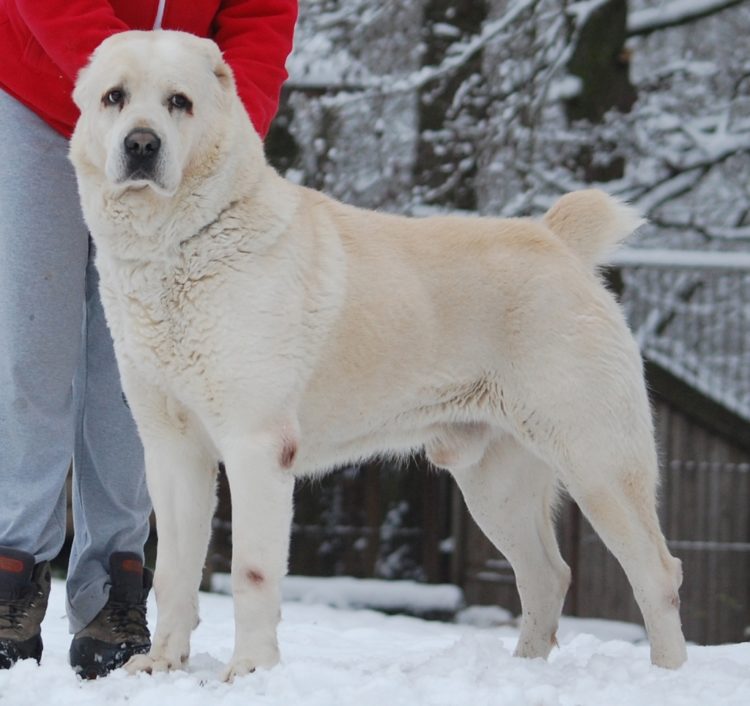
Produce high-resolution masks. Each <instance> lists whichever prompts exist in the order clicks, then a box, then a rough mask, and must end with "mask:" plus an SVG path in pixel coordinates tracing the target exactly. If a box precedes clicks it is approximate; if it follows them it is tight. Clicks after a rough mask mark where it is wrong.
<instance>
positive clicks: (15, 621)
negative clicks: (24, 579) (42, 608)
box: [0, 589, 38, 631]
mask: <svg viewBox="0 0 750 706" xmlns="http://www.w3.org/2000/svg"><path fill="white" fill-rule="evenodd" d="M37 595H38V593H37V592H36V591H34V590H29V589H27V590H26V591H24V593H23V594H22V595H21V596H19V597H18V598H12V599H9V600H4V601H0V630H16V631H20V630H21V629H23V619H24V618H27V617H28V616H29V611H30V610H31V609H32V608H33V607H34V598H35V597H36V596H37Z"/></svg>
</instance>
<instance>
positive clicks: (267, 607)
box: [222, 432, 296, 681]
mask: <svg viewBox="0 0 750 706" xmlns="http://www.w3.org/2000/svg"><path fill="white" fill-rule="evenodd" d="M222 451H223V454H224V462H225V465H226V469H227V478H228V480H229V488H230V491H231V496H232V594H233V597H234V619H235V647H234V654H233V655H232V659H231V662H230V663H229V665H228V666H227V669H226V671H225V673H224V679H225V681H231V680H232V679H234V677H237V676H243V675H244V674H247V673H249V672H252V671H254V670H255V668H256V667H272V666H274V665H275V664H276V663H277V662H278V661H279V648H278V640H277V636H276V629H277V627H278V623H279V620H280V617H281V579H282V578H283V576H284V574H285V573H286V570H287V558H288V554H289V537H290V532H291V524H292V494H293V491H294V477H293V475H292V474H291V473H290V471H289V467H290V466H291V465H292V463H293V460H294V455H295V452H296V446H295V444H294V442H293V441H292V440H290V439H289V438H288V437H286V438H285V437H284V435H283V434H278V435H275V434H273V433H271V432H269V433H255V434H251V435H248V436H245V437H242V438H234V439H230V440H228V441H227V442H226V443H224V444H222Z"/></svg>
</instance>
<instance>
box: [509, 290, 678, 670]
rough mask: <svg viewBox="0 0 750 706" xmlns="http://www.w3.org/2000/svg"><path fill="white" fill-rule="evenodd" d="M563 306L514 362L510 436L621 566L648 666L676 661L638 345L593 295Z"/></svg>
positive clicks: (669, 573)
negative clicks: (552, 476)
mask: <svg viewBox="0 0 750 706" xmlns="http://www.w3.org/2000/svg"><path fill="white" fill-rule="evenodd" d="M558 298H559V299H563V300H564V296H561V295H560V294H559V293H558ZM564 303H566V302H564ZM566 311H568V312H570V313H568V314H566V313H565V312H563V313H562V314H561V315H560V317H558V319H556V320H555V322H554V324H548V325H547V328H548V329H549V328H550V326H553V327H554V326H560V329H561V330H560V331H559V332H558V331H556V330H555V329H554V328H552V330H549V331H547V334H546V336H545V337H539V338H537V339H536V340H537V345H536V346H535V347H534V348H528V349H526V350H525V351H524V354H523V355H522V356H518V357H517V358H516V359H515V360H514V361H513V363H514V366H515V367H514V373H515V377H514V378H513V381H512V383H511V381H510V380H509V385H511V384H512V385H513V389H512V390H510V389H507V388H506V390H505V392H506V393H507V397H506V405H505V409H506V410H513V411H512V412H511V414H509V417H513V423H514V433H516V434H517V435H518V438H519V439H522V440H523V443H524V444H526V445H528V446H529V447H530V448H532V449H533V450H534V451H535V452H536V453H538V454H539V455H540V456H541V457H542V458H544V459H545V460H546V461H547V462H548V463H549V464H550V465H551V466H552V467H553V468H555V469H556V470H557V471H558V473H559V477H560V480H561V481H562V482H563V484H564V485H565V486H566V487H567V489H568V491H569V492H570V494H571V495H572V496H573V498H574V499H575V500H576V502H577V503H578V505H579V506H580V508H581V510H582V511H583V513H584V514H585V515H586V517H587V518H588V520H589V522H591V524H592V526H593V527H594V529H595V530H596V531H597V533H598V534H599V536H600V537H601V539H602V540H603V541H604V543H605V544H606V545H607V547H608V548H609V549H610V551H611V552H612V553H613V554H614V555H615V557H616V558H617V560H618V561H619V562H620V564H621V565H622V567H623V569H624V570H625V573H626V575H627V577H628V580H629V581H630V584H631V586H632V588H633V593H634V595H635V598H636V601H637V602H638V605H639V607H640V609H641V613H642V614H643V618H644V622H645V625H646V630H647V632H648V635H649V639H650V642H651V660H652V662H653V663H654V664H656V665H658V666H661V667H672V668H674V667H678V666H680V665H681V664H682V663H683V662H684V661H685V659H686V649H685V640H684V637H683V635H682V629H681V626H680V616H679V598H678V589H679V587H680V584H681V581H682V572H681V568H680V562H679V561H678V560H677V559H675V558H673V557H672V556H671V555H670V553H669V550H668V549H667V544H666V541H665V539H664V536H663V534H662V532H661V529H660V527H659V520H658V517H657V514H656V488H657V482H658V465H657V456H656V449H655V444H654V439H653V428H652V422H651V412H650V408H649V404H648V398H647V394H646V388H645V385H644V382H643V374H642V368H641V361H640V356H639V353H638V349H637V346H636V345H635V342H634V341H633V339H632V336H631V335H630V333H629V332H628V330H627V328H626V326H625V322H624V320H623V319H622V316H621V315H620V313H619V310H617V309H616V307H615V306H614V304H613V303H612V302H611V301H610V300H608V299H602V298H599V300H598V301H597V296H596V291H594V292H592V293H591V297H590V299H589V300H588V306H587V305H586V303H582V302H580V301H579V302H576V303H575V304H574V305H573V304H571V305H570V306H569V307H568V308H567V309H566ZM519 383H520V384H519ZM509 399H510V400H512V402H513V403H515V405H514V404H512V403H510V402H509Z"/></svg>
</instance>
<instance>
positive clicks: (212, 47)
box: [200, 39, 235, 92]
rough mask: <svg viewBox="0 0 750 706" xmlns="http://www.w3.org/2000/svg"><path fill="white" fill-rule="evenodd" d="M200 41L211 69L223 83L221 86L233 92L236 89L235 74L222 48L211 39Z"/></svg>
mask: <svg viewBox="0 0 750 706" xmlns="http://www.w3.org/2000/svg"><path fill="white" fill-rule="evenodd" d="M200 42H201V49H202V51H203V54H204V56H205V57H206V58H207V59H208V61H209V65H210V66H211V70H212V72H213V74H214V76H216V78H217V79H218V81H219V83H220V84H221V87H222V88H224V89H225V90H227V91H232V92H233V91H234V90H235V84H234V74H233V73H232V69H231V68H229V64H227V62H226V61H224V57H223V56H222V54H221V49H219V47H218V45H217V44H216V42H214V41H212V40H210V39H201V40H200Z"/></svg>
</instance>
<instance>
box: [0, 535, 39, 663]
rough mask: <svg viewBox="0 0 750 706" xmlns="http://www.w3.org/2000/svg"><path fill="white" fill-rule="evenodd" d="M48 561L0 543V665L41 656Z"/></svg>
mask: <svg viewBox="0 0 750 706" xmlns="http://www.w3.org/2000/svg"><path fill="white" fill-rule="evenodd" d="M50 581H51V578H50V566H49V562H48V561H43V562H41V563H39V564H36V565H35V564H34V556H33V554H28V553H27V552H22V551H18V550H17V549H8V548H5V547H0V669H9V668H10V667H12V666H13V665H14V664H15V663H16V662H18V661H19V660H21V659H35V660H36V661H37V662H39V660H41V658H42V630H41V626H42V619H43V618H44V614H45V612H46V611H47V599H48V598H49V589H50Z"/></svg>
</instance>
